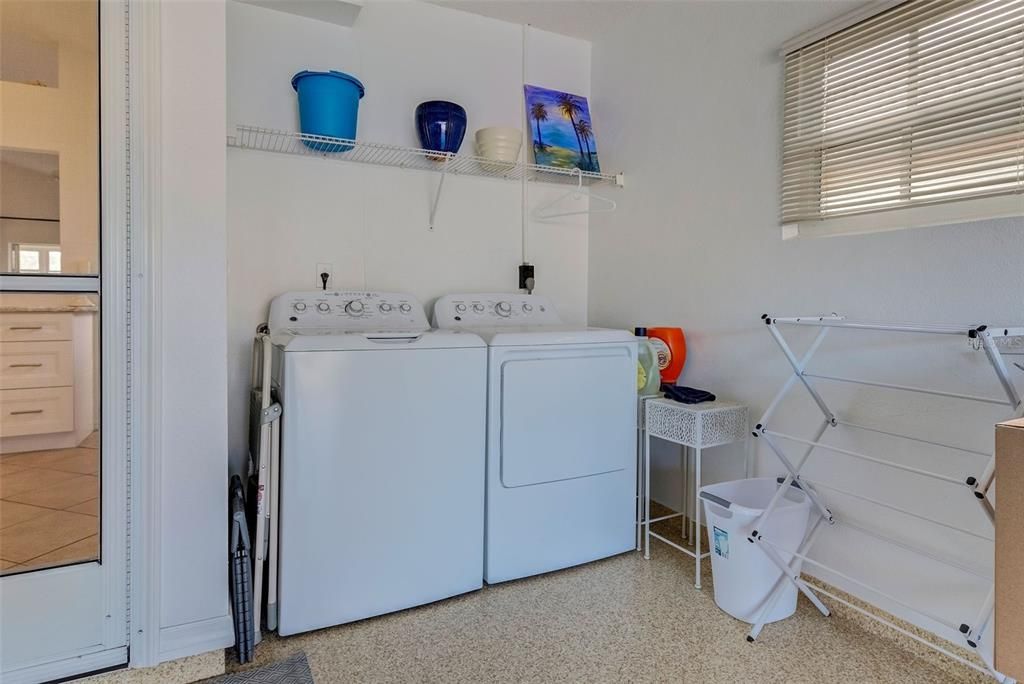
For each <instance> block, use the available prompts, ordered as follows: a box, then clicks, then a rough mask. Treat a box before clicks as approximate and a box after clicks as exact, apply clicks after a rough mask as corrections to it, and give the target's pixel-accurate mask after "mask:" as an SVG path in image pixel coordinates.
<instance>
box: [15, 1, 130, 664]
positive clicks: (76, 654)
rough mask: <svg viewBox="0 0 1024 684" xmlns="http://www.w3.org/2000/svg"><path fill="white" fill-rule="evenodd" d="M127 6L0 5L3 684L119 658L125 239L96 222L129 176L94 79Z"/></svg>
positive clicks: (123, 656) (123, 655) (123, 632)
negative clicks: (117, 161) (119, 166)
mask: <svg viewBox="0 0 1024 684" xmlns="http://www.w3.org/2000/svg"><path fill="white" fill-rule="evenodd" d="M123 12H124V8H123V7H122V6H120V5H118V4H117V3H113V2H111V3H102V7H101V3H100V2H98V1H97V0H0V122H2V123H0V273H2V274H0V668H2V672H0V679H2V680H3V681H4V682H20V681H25V682H35V681H46V680H50V679H56V678H60V677H67V676H71V675H75V674H80V673H83V672H88V671H92V670H97V669H104V668H108V667H113V666H117V665H119V664H123V663H125V662H126V661H127V622H126V620H127V617H126V606H125V604H126V587H127V575H126V569H125V568H126V566H125V557H126V553H125V548H126V539H127V520H128V518H127V498H126V492H127V487H126V482H127V468H126V455H125V451H126V449H125V445H126V440H125V439H124V434H125V430H124V424H125V421H126V414H125V413H124V412H122V411H120V410H119V408H118V403H119V401H117V400H118V398H119V397H122V396H123V394H124V392H123V386H124V381H125V379H126V377H127V365H126V363H124V362H123V361H122V360H123V359H126V358H127V356H126V354H124V353H123V351H124V349H125V347H126V341H125V339H124V338H123V335H124V329H123V328H124V326H122V325H120V320H122V319H123V306H122V305H121V303H122V302H124V301H126V299H125V295H126V293H125V292H124V287H123V285H122V284H121V283H123V280H121V281H120V282H119V281H118V280H115V278H113V277H111V276H116V275H118V274H117V271H119V270H120V266H119V265H117V262H115V261H112V259H116V258H119V255H120V253H121V249H120V248H119V246H118V245H117V244H115V243H114V242H112V241H111V238H112V237H113V236H116V235H117V234H118V231H116V230H115V231H109V232H108V230H107V229H106V228H107V226H106V225H105V224H106V222H107V221H106V218H105V217H109V216H114V215H116V211H112V210H114V209H116V208H114V207H105V206H102V205H103V198H104V197H110V196H115V195H120V194H121V193H111V192H109V190H110V188H109V187H107V186H109V184H111V183H115V184H116V183H121V184H124V183H125V176H124V175H123V174H118V173H116V170H113V169H108V168H107V165H106V164H105V163H104V160H106V159H108V158H110V155H109V154H105V151H104V148H105V146H108V145H113V146H115V147H116V146H117V145H119V144H121V143H120V140H119V139H118V138H117V137H112V138H111V139H108V138H107V137H106V134H107V133H109V132H111V131H115V132H116V130H117V126H112V125H110V121H109V117H110V116H111V115H112V114H113V112H108V111H105V110H104V108H103V107H101V103H102V102H106V101H108V98H105V97H104V93H107V94H109V93H110V92H113V91H112V88H113V89H114V90H116V86H117V84H116V83H114V84H102V86H101V73H103V74H108V73H111V74H116V73H118V72H117V70H116V69H110V68H107V67H110V66H115V65H109V64H105V65H104V68H103V69H102V71H101V63H103V62H104V60H105V55H107V54H115V52H114V50H112V49H110V45H107V43H108V42H109V41H111V40H113V41H114V42H115V43H116V42H120V41H123V36H122V35H121V33H120V32H123V30H124V21H123V16H124V15H123ZM118 15H120V16H121V18H122V20H121V21H118ZM101 26H104V27H110V28H111V29H113V30H112V31H107V30H103V31H101ZM101 36H103V37H102V39H101ZM121 54H122V55H123V54H124V53H123V52H122V53H121ZM122 65H123V57H122ZM122 70H123V66H122ZM101 111H102V114H101ZM104 120H107V125H104ZM122 121H123V119H122ZM121 139H122V140H123V136H122V137H121ZM112 171H115V172H112ZM112 264H113V265H112ZM108 270H112V271H113V273H108ZM118 414H120V415H118ZM110 426H114V427H113V429H109V428H110Z"/></svg>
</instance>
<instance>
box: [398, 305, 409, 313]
mask: <svg viewBox="0 0 1024 684" xmlns="http://www.w3.org/2000/svg"><path fill="white" fill-rule="evenodd" d="M398 310H399V311H401V312H402V313H409V312H410V311H412V307H411V306H409V305H408V304H400V305H399V306H398Z"/></svg>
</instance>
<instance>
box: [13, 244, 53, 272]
mask: <svg viewBox="0 0 1024 684" xmlns="http://www.w3.org/2000/svg"><path fill="white" fill-rule="evenodd" d="M10 270H11V272H13V273H60V245H11V266H10Z"/></svg>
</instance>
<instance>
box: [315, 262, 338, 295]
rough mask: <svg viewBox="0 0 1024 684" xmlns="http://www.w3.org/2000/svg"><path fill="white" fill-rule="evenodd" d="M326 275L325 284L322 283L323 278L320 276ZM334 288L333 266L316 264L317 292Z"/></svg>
mask: <svg viewBox="0 0 1024 684" xmlns="http://www.w3.org/2000/svg"><path fill="white" fill-rule="evenodd" d="M324 273H326V274H327V283H326V285H325V283H324V279H323V278H324V277H323V275H322V274H324ZM333 287H334V264H317V265H316V289H318V290H330V289H332V288H333Z"/></svg>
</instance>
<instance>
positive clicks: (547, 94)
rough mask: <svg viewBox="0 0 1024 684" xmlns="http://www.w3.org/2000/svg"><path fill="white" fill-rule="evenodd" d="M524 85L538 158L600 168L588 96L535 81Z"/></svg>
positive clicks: (568, 166) (564, 165)
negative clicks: (554, 88) (535, 82)
mask: <svg viewBox="0 0 1024 684" xmlns="http://www.w3.org/2000/svg"><path fill="white" fill-rule="evenodd" d="M523 88H524V90H525V93H526V118H527V123H529V126H530V131H531V138H532V139H533V156H534V159H535V160H536V162H537V163H538V164H543V165H545V166H557V167H560V168H564V169H580V170H582V171H595V172H597V171H600V170H601V165H600V163H599V162H598V159H597V142H596V140H595V138H594V126H593V123H592V121H591V118H590V105H589V104H588V103H587V98H585V97H583V96H582V95H573V94H572V93H563V92H560V91H558V90H549V89H548V88H541V87H540V86H535V85H526V86H523Z"/></svg>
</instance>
